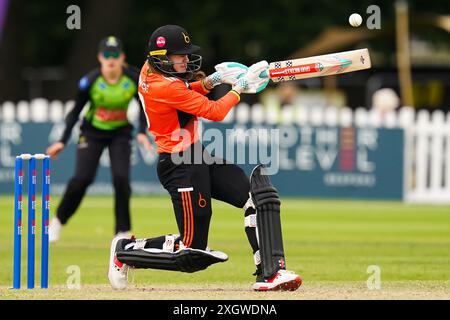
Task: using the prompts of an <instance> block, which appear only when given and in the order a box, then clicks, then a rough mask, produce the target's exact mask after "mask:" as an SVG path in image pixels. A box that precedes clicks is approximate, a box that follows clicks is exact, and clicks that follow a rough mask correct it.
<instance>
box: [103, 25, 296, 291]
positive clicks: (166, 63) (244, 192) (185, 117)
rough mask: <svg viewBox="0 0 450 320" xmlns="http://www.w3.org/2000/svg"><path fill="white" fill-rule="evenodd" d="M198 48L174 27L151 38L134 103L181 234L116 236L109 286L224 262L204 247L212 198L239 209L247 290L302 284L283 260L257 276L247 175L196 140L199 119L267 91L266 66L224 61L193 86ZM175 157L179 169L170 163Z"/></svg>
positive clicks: (291, 287) (258, 267)
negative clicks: (249, 263) (131, 273)
mask: <svg viewBox="0 0 450 320" xmlns="http://www.w3.org/2000/svg"><path fill="white" fill-rule="evenodd" d="M199 49H200V48H199V47H198V46H196V45H194V44H192V41H191V38H190V36H189V34H188V32H187V31H186V30H185V29H184V28H182V27H180V26H176V25H166V26H163V27H160V28H158V29H156V30H155V31H154V32H153V34H152V35H151V37H150V40H149V43H148V57H147V61H146V62H145V64H144V66H143V67H142V69H141V73H140V78H139V89H138V90H139V97H140V99H141V102H142V105H143V108H144V111H145V115H146V118H147V124H148V130H149V131H150V133H152V134H153V135H154V136H155V142H156V144H157V147H158V153H159V161H158V165H157V173H158V177H159V180H160V182H161V184H162V185H163V186H164V188H165V189H166V190H167V191H168V192H169V194H170V196H171V199H172V203H173V208H174V212H175V217H176V221H177V225H178V230H179V235H178V234H175V235H174V234H170V235H164V236H161V237H156V238H147V239H139V240H136V239H134V238H132V239H124V238H115V239H114V240H113V242H112V244H111V255H110V269H109V280H110V283H111V285H112V286H113V287H114V288H124V287H125V286H126V284H127V270H128V266H132V267H136V268H156V269H165V270H175V271H184V272H194V271H198V270H202V269H205V268H206V267H208V266H209V265H211V264H213V263H216V262H223V261H226V260H227V259H228V257H227V255H226V254H225V253H223V252H220V251H216V250H211V249H210V248H208V246H207V245H208V231H209V224H210V219H211V215H212V209H211V199H212V198H214V199H218V200H221V201H224V202H226V203H229V204H231V205H233V206H235V207H238V208H242V209H243V210H244V217H245V219H244V220H245V231H246V234H247V238H248V241H249V243H250V246H251V248H252V251H253V255H254V260H255V264H256V272H255V274H254V275H256V282H255V284H254V285H253V289H254V290H259V291H263V290H264V291H265V290H278V289H285V290H295V289H297V288H298V287H299V286H300V284H301V279H300V277H299V276H298V275H296V274H295V273H293V272H289V271H286V270H285V264H284V256H283V257H282V259H278V260H277V262H276V263H275V264H276V265H275V266H274V268H273V270H272V271H270V272H266V273H265V274H264V273H263V272H262V271H263V266H262V265H261V264H262V263H261V262H263V263H264V259H261V257H260V247H259V243H258V241H259V239H258V236H257V230H256V229H257V228H256V220H257V219H256V210H255V204H254V202H253V201H252V196H249V194H250V191H251V186H250V182H249V179H248V177H247V176H246V175H245V173H244V172H243V170H242V169H241V168H240V167H238V166H237V165H235V164H230V163H227V162H225V161H224V160H222V159H218V158H215V157H214V156H212V155H210V154H209V153H208V152H207V151H206V150H205V148H204V147H203V146H202V145H201V143H200V142H199V136H198V118H205V119H209V120H212V121H221V120H222V119H224V117H225V116H226V115H227V113H228V112H229V111H230V110H231V109H232V108H233V107H234V106H235V105H236V104H237V103H238V102H239V99H240V95H241V94H242V93H257V92H260V91H262V90H263V89H264V88H265V87H266V86H267V84H268V82H269V78H268V76H267V71H268V63H267V62H266V61H260V62H258V63H256V64H254V65H252V66H251V67H249V68H247V67H246V66H244V65H242V64H239V63H235V62H225V63H221V64H219V65H217V66H216V72H214V73H213V74H211V75H210V76H208V77H204V76H203V78H202V79H200V80H197V81H193V80H194V79H195V78H196V76H197V75H198V74H199V72H200V67H201V61H202V57H201V56H200V55H198V54H197V52H198V51H199ZM221 83H226V84H230V85H231V90H230V91H229V92H228V93H227V94H225V95H224V96H223V97H222V98H220V99H219V100H217V101H212V100H209V99H208V98H207V97H206V96H205V95H206V94H207V93H209V92H210V90H212V89H213V88H214V86H216V85H219V84H221ZM198 152H200V154H201V155H200V156H198V154H196V153H198ZM180 157H182V158H183V161H182V162H181V163H180V162H178V161H176V160H177V159H179V158H180ZM270 195H272V193H270ZM258 199H259V198H258ZM275 201H278V200H275ZM280 236H281V233H280ZM281 250H282V248H281ZM278 251H279V250H278ZM283 255H284V253H283ZM270 264H271V262H270Z"/></svg>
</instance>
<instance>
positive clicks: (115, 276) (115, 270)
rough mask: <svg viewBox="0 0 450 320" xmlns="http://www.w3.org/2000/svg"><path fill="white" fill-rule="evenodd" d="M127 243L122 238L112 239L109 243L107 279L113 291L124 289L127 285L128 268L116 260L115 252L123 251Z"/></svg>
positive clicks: (127, 240)
mask: <svg viewBox="0 0 450 320" xmlns="http://www.w3.org/2000/svg"><path fill="white" fill-rule="evenodd" d="M129 241H130V240H129V239H126V238H123V237H114V239H113V240H112V241H111V249H110V255H109V270H108V279H109V283H110V284H111V286H112V287H113V288H114V289H125V288H126V286H127V284H128V266H127V265H126V264H125V263H122V262H120V261H119V260H118V259H117V255H116V252H117V250H121V249H123V248H124V245H125V244H126V243H128V242H129Z"/></svg>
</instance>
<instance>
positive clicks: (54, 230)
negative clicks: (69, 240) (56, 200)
mask: <svg viewBox="0 0 450 320" xmlns="http://www.w3.org/2000/svg"><path fill="white" fill-rule="evenodd" d="M61 229H62V224H61V221H59V219H58V218H57V217H53V218H52V220H51V221H50V224H49V226H48V241H49V242H57V241H58V240H59V237H60V235H61Z"/></svg>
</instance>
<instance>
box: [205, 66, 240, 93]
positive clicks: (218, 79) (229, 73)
mask: <svg viewBox="0 0 450 320" xmlns="http://www.w3.org/2000/svg"><path fill="white" fill-rule="evenodd" d="M214 68H215V69H216V72H214V73H213V74H211V75H209V76H207V77H206V78H205V79H204V84H205V86H206V88H208V89H212V88H214V87H215V86H217V85H219V84H221V83H227V84H231V85H232V84H234V83H236V81H237V80H238V79H239V78H241V77H243V76H244V75H245V73H246V72H247V70H248V67H247V66H245V65H243V64H241V63H237V62H222V63H220V64H218V65H216V66H215V67H214Z"/></svg>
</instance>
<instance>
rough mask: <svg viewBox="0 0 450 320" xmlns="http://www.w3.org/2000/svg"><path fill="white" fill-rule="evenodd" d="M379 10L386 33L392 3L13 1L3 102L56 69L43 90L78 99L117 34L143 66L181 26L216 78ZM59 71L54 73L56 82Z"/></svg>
mask: <svg viewBox="0 0 450 320" xmlns="http://www.w3.org/2000/svg"><path fill="white" fill-rule="evenodd" d="M73 4H76V5H78V6H79V7H80V9H81V29H80V30H69V29H67V26H66V20H67V18H68V16H69V15H68V14H67V13H66V8H67V7H68V6H70V5H73ZM372 4H376V5H378V6H379V7H380V9H381V17H382V21H381V23H382V27H383V25H384V24H388V23H392V20H393V19H394V7H393V2H392V1H387V0H385V1H376V3H374V1H373V0H363V1H358V2H357V3H355V1H351V0H342V1H339V2H336V1H330V0H328V1H327V0H316V1H306V0H304V1H301V0H277V1H264V2H262V1H260V0H248V1H236V0H228V1H212V0H209V1H208V0H198V1H170V2H168V1H148V0H147V1H144V0H137V1H123V0H95V1H87V0H85V1H72V0H60V1H50V0H45V1H37V0H31V1H29V0H28V1H27V0H10V1H9V9H8V13H7V17H6V24H5V26H4V28H3V35H2V39H1V42H0V88H1V90H0V102H2V101H5V100H13V101H17V100H20V99H29V98H30V91H29V88H28V84H29V83H28V82H29V81H31V80H30V78H31V79H34V78H33V76H35V77H39V70H43V68H48V67H57V68H56V69H55V70H59V71H60V72H61V74H59V78H58V72H56V74H53V75H54V76H55V79H56V80H53V82H52V80H48V83H47V84H45V83H44V88H43V89H42V90H43V91H44V92H45V93H46V94H47V95H48V96H49V97H50V98H58V99H61V100H67V99H72V98H73V95H74V93H75V90H76V84H77V81H78V80H79V78H80V77H81V76H82V75H83V74H84V73H86V72H88V71H89V70H90V69H92V68H93V67H95V65H96V63H97V62H96V53H97V43H98V41H99V40H100V39H101V38H102V37H104V36H107V35H110V34H114V35H117V36H119V37H120V38H122V40H123V42H124V47H125V51H126V54H127V60H128V62H129V63H130V64H132V65H135V66H137V67H140V66H141V64H142V63H143V61H144V60H145V56H146V45H147V40H148V38H149V36H150V34H151V33H152V31H153V30H154V29H155V28H157V27H159V26H161V25H164V24H169V23H170V24H179V25H182V26H184V27H185V28H186V29H187V30H188V31H189V33H190V34H191V38H192V40H193V42H194V43H196V44H198V45H200V46H201V47H202V52H201V54H202V55H203V58H204V70H205V71H206V72H211V71H212V70H213V66H214V65H215V64H216V63H218V62H222V61H231V60H234V61H239V62H242V63H245V64H251V63H253V62H256V61H258V60H261V59H267V60H269V61H270V60H272V61H273V60H278V59H284V58H286V57H287V56H289V55H290V54H292V53H293V52H295V51H296V50H298V49H300V48H302V47H304V46H306V45H308V43H310V42H311V41H313V40H314V39H315V38H316V37H317V36H318V35H319V34H320V33H321V32H322V31H323V30H324V29H325V28H327V27H329V26H333V25H335V26H348V27H349V25H348V20H347V19H348V16H349V15H350V14H351V13H353V12H357V13H360V14H361V15H362V16H363V18H365V17H367V14H366V9H367V7H368V6H369V5H372ZM409 4H410V10H411V12H432V13H440V14H445V13H449V10H450V9H449V6H448V2H447V1H444V0H439V1H438V0H436V1H425V0H416V1H410V2H409ZM411 23H414V21H411ZM349 28H351V27H349ZM424 31H425V32H427V34H426V37H427V39H428V40H432V41H436V42H443V41H447V42H448V34H446V33H444V32H440V31H439V30H437V29H433V30H432V32H429V31H430V30H424ZM371 47H372V48H373V49H374V50H377V51H379V52H381V53H386V54H391V53H392V52H394V50H395V41H394V39H393V38H391V39H384V40H381V41H376V42H373V43H371ZM349 49H350V48H349ZM49 70H50V71H49ZM52 70H53V71H54V69H51V68H50V69H47V72H49V73H48V74H49V77H50V79H52V78H51V76H52V73H51V71H52ZM30 72H31V73H30ZM30 74H31V76H30ZM27 81H28V82H27Z"/></svg>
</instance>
